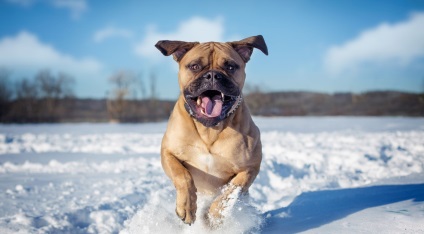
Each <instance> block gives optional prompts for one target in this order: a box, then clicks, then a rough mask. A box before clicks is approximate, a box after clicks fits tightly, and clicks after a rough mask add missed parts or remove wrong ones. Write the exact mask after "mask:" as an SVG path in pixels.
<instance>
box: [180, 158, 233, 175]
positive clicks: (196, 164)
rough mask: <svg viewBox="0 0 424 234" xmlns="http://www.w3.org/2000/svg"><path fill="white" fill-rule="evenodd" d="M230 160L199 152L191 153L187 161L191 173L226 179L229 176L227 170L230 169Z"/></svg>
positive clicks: (229, 170)
mask: <svg viewBox="0 0 424 234" xmlns="http://www.w3.org/2000/svg"><path fill="white" fill-rule="evenodd" d="M230 161H231V160H228V159H225V158H223V157H222V156H219V155H214V154H211V153H204V152H201V153H200V152H199V153H198V154H195V155H192V156H191V157H190V160H189V161H188V162H187V163H188V164H189V165H190V166H189V170H190V171H191V172H192V173H193V172H194V173H195V174H198V175H205V176H206V175H208V176H213V177H216V178H220V179H227V178H228V177H229V176H231V175H230V174H231V173H229V172H231V171H232V168H231V162H230Z"/></svg>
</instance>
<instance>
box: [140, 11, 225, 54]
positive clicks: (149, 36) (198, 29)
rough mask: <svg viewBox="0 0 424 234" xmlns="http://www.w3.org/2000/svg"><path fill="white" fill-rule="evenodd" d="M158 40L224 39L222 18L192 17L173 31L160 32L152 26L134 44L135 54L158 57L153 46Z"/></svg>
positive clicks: (204, 40) (201, 40) (203, 40)
mask: <svg viewBox="0 0 424 234" xmlns="http://www.w3.org/2000/svg"><path fill="white" fill-rule="evenodd" d="M159 40H180V41H199V42H206V41H224V21H223V19H222V18H219V17H218V18H215V19H213V20H209V19H205V18H202V17H193V18H191V19H189V20H187V21H183V22H181V23H180V24H179V25H178V27H177V28H176V30H175V31H173V32H168V33H162V32H158V31H157V30H156V28H155V27H154V26H151V27H149V28H148V29H147V32H146V36H145V38H144V39H143V40H142V41H141V42H139V43H138V44H137V45H136V46H135V52H136V54H137V55H140V56H143V57H148V58H149V59H159V58H161V57H162V54H161V53H160V52H159V51H158V50H157V49H156V48H155V44H156V42H158V41H159Z"/></svg>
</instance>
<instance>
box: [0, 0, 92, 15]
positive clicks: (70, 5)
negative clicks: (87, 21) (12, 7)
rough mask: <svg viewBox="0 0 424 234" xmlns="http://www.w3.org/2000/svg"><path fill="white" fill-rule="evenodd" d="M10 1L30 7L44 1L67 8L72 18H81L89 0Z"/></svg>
mask: <svg viewBox="0 0 424 234" xmlns="http://www.w3.org/2000/svg"><path fill="white" fill-rule="evenodd" d="M7 1H8V2H9V3H12V4H16V5H20V6H23V7H29V6H31V5H33V4H35V3H39V2H43V3H48V4H49V5H51V6H53V7H56V8H65V9H69V10H70V11H71V16H72V18H75V19H77V18H79V17H80V15H81V14H82V13H83V12H84V11H86V10H87V8H88V7H87V0H47V1H46V0H7Z"/></svg>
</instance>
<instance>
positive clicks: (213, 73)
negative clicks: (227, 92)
mask: <svg viewBox="0 0 424 234" xmlns="http://www.w3.org/2000/svg"><path fill="white" fill-rule="evenodd" d="M223 77H224V76H223V75H222V74H221V73H220V72H217V71H208V72H206V73H205V74H204V75H203V78H206V79H208V80H209V79H211V78H214V79H216V80H220V79H222V78H223Z"/></svg>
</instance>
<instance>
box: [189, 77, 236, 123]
mask: <svg viewBox="0 0 424 234" xmlns="http://www.w3.org/2000/svg"><path fill="white" fill-rule="evenodd" d="M184 97H185V101H186V103H185V108H186V110H187V112H188V113H189V114H190V115H191V116H192V117H193V118H195V119H196V120H197V121H199V122H200V123H202V124H203V125H204V126H206V127H213V126H216V125H218V124H219V123H220V122H221V121H223V120H224V119H225V118H227V117H228V116H230V115H231V114H232V113H234V111H235V110H236V109H237V107H238V106H239V105H240V103H241V100H242V97H241V92H240V89H239V88H238V86H237V85H236V84H234V82H233V81H231V80H230V79H229V78H228V77H227V76H226V75H225V74H224V73H222V72H219V71H216V70H210V71H206V72H205V73H202V74H201V75H200V76H199V77H198V78H196V79H195V80H194V81H193V82H192V83H191V84H190V85H188V86H187V87H186V89H184Z"/></svg>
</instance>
